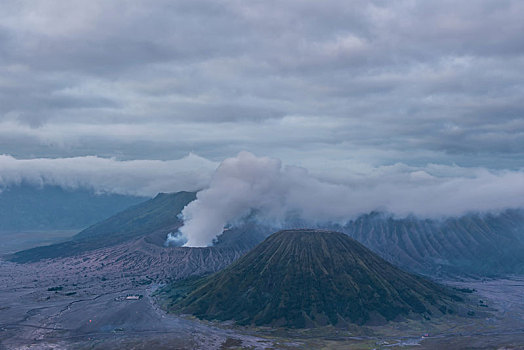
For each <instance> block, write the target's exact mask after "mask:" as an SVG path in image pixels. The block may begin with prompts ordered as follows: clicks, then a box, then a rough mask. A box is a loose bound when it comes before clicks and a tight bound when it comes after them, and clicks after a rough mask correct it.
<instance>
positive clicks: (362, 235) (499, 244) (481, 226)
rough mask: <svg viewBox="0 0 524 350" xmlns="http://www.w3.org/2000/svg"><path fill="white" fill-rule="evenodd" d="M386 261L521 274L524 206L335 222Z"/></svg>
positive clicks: (417, 267) (433, 270) (437, 269)
mask: <svg viewBox="0 0 524 350" xmlns="http://www.w3.org/2000/svg"><path fill="white" fill-rule="evenodd" d="M335 229H338V230H341V231H343V232H344V233H346V234H348V235H349V236H351V237H352V238H354V239H356V240H357V241H359V242H361V243H362V244H364V245H365V246H367V247H368V248H370V249H371V250H373V251H374V252H375V253H377V254H379V255H380V256H382V257H383V258H385V259H386V260H388V261H389V262H392V263H393V264H395V265H397V266H400V267H403V268H406V269H408V270H410V271H415V272H419V273H424V274H428V275H433V276H435V275H439V274H473V275H497V274H512V273H518V274H522V273H524V211H522V210H507V211H505V212H502V213H500V214H484V215H480V214H479V215H466V216H462V217H460V218H448V219H444V220H420V219H417V218H406V219H394V218H392V217H388V216H385V215H383V214H378V213H374V214H370V215H363V216H361V217H359V218H358V219H357V220H354V221H351V222H349V223H347V224H346V225H344V226H343V227H335Z"/></svg>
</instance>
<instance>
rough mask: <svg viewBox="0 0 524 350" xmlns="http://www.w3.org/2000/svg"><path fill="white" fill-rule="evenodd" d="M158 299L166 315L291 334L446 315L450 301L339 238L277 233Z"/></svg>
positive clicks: (439, 289)
mask: <svg viewBox="0 0 524 350" xmlns="http://www.w3.org/2000/svg"><path fill="white" fill-rule="evenodd" d="M164 293H165V294H166V295H167V299H168V300H167V303H168V308H169V309H170V310H172V311H178V312H182V313H190V314H194V315H195V316H197V317H199V318H204V319H217V320H235V321H236V322H237V323H238V324H253V325H271V326H285V327H297V328H302V327H311V326H321V325H328V324H333V325H336V324H339V323H342V324H343V323H345V322H350V323H357V324H364V323H367V322H369V321H384V320H394V319H396V318H397V317H399V316H408V315H413V314H424V315H426V316H427V315H431V314H435V313H438V314H440V313H446V312H453V311H452V310H453V303H454V301H453V300H456V299H457V297H456V296H454V295H453V294H452V293H451V292H449V291H448V289H446V288H444V287H442V286H439V285H437V284H435V283H433V282H430V281H428V280H425V279H423V278H421V277H418V276H415V275H412V274H409V273H406V272H404V271H402V270H399V269H398V268H396V267H394V266H393V265H391V264H389V263H388V262H386V261H385V260H383V259H382V258H380V257H378V256H377V255H376V254H374V253H372V252H371V251H370V250H369V249H367V248H365V247H364V246H363V245H361V244H360V243H358V242H357V241H355V240H353V239H351V238H349V237H348V236H346V235H344V234H342V233H338V232H328V231H318V230H286V231H280V232H277V233H275V234H273V235H271V236H270V237H269V238H267V239H266V240H265V241H264V242H262V243H261V244H259V245H258V246H257V247H255V248H254V249H253V250H252V251H251V252H249V253H248V254H247V255H245V256H244V257H242V258H241V259H239V260H238V261H237V262H235V263H234V264H233V265H231V266H229V267H228V268H226V269H225V270H223V271H221V272H218V273H216V274H214V275H211V276H208V277H203V278H200V279H197V280H185V281H179V282H177V283H175V284H173V285H171V286H169V287H167V288H166V289H165V290H164Z"/></svg>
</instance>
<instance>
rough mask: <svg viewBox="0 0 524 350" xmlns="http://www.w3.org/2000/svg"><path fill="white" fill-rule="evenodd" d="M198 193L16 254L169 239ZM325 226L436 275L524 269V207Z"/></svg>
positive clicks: (228, 234)
mask: <svg viewBox="0 0 524 350" xmlns="http://www.w3.org/2000/svg"><path fill="white" fill-rule="evenodd" d="M195 198H196V194H195V193H194V192H179V193H171V194H159V195H158V196H157V197H155V198H154V199H151V200H149V201H146V202H143V203H141V204H139V205H136V206H133V207H131V208H129V209H127V210H124V211H123V212H121V213H118V214H116V215H114V216H113V217H111V218H109V219H106V220H104V221H101V222H99V223H98V224H95V225H93V226H91V227H89V228H87V229H85V230H84V231H82V232H80V233H79V234H78V235H77V236H75V237H74V239H73V240H71V241H69V242H64V243H61V244H55V245H50V246H47V247H38V248H34V249H30V250H27V251H22V252H19V253H16V254H15V255H14V256H12V259H13V260H14V261H19V262H28V261H35V260H40V259H44V258H52V257H62V256H71V255H74V254H78V253H81V252H85V251H88V250H93V249H98V248H102V247H108V246H112V245H115V244H119V243H121V242H125V241H126V240H129V239H134V238H137V237H143V238H144V239H145V240H146V241H147V242H149V243H153V244H155V245H157V246H162V245H163V243H164V242H165V239H166V236H167V234H168V233H169V232H175V231H176V230H177V229H178V227H180V225H181V224H182V222H181V220H180V219H179V218H178V217H177V215H178V214H180V213H181V211H182V209H183V208H184V206H185V205H187V204H188V203H190V202H191V201H193V200H194V199H195ZM70 205H71V206H75V205H79V204H78V203H76V202H75V203H71V204H70ZM0 215H1V213H0ZM64 220H66V219H64ZM67 220H69V219H67ZM303 226H304V224H303V223H294V224H292V225H290V226H288V228H289V227H303ZM318 228H321V229H327V230H334V231H340V232H344V233H346V234H347V235H349V236H350V237H352V238H354V239H356V240H357V241H359V242H361V243H362V244H364V245H365V246H366V247H368V248H369V249H371V250H372V251H374V252H375V253H377V254H379V255H380V256H381V257H382V258H384V259H386V260H387V261H389V262H391V263H393V264H394V265H396V266H399V267H402V268H404V269H406V270H409V271H411V272H416V273H421V274H426V275H430V276H440V275H449V274H452V275H457V274H458V275H475V276H478V275H480V276H492V275H501V274H524V211H523V210H507V211H504V212H502V213H499V214H485V215H480V214H477V215H473V214H472V215H465V216H462V217H459V218H448V219H443V220H429V219H427V220H422V219H418V218H414V217H409V218H404V219H396V218H393V217H391V216H388V215H385V214H381V213H371V214H368V215H362V216H360V217H359V218H357V219H356V220H352V221H349V222H348V223H347V224H345V225H343V226H340V225H324V226H319V227H318ZM273 231H275V230H274V229H273V228H271V227H270V226H265V225H263V224H261V223H260V222H257V221H255V220H247V221H246V222H245V223H244V224H243V225H240V226H235V227H229V228H227V229H225V230H224V232H223V233H222V235H220V236H218V237H217V239H216V240H215V242H214V247H216V248H221V249H222V248H224V249H233V250H235V251H236V252H246V251H248V250H250V249H252V248H253V247H254V246H255V245H257V244H258V243H260V242H262V241H263V240H264V239H265V238H266V237H267V236H268V235H269V234H270V233H271V232H273Z"/></svg>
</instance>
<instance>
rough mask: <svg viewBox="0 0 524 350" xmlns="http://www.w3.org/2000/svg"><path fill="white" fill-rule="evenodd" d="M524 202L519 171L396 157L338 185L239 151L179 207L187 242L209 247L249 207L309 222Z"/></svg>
mask: <svg viewBox="0 0 524 350" xmlns="http://www.w3.org/2000/svg"><path fill="white" fill-rule="evenodd" d="M520 207H524V171H522V170H520V171H509V170H506V171H497V172H495V171H489V170H486V169H482V168H460V167H456V166H440V165H429V166H427V167H425V168H414V167H408V166H406V165H402V164H398V165H394V166H388V167H380V168H377V169H375V170H374V172H372V173H370V174H368V175H359V176H356V175H351V174H349V175H348V177H347V179H346V180H345V181H344V183H343V184H340V183H339V184H337V183H332V182H328V181H326V180H320V179H318V178H316V177H314V176H313V175H311V174H310V173H308V171H307V170H305V169H303V168H299V167H291V166H282V164H281V162H280V161H279V160H278V159H272V158H266V157H261V158H259V157H256V156H254V155H253V154H251V153H248V152H241V153H239V154H238V156H237V157H235V158H229V159H226V160H224V161H223V162H222V163H221V164H220V166H219V167H218V169H217V170H216V172H215V174H214V175H213V177H212V180H211V183H210V186H209V187H208V188H206V189H205V190H202V191H200V192H199V193H198V194H197V200H196V201H194V202H192V203H190V204H189V205H188V206H186V208H184V210H183V212H182V214H183V218H184V226H183V227H182V228H181V229H180V232H181V233H182V234H183V235H184V236H185V237H186V238H187V243H186V244H185V245H186V246H207V245H209V244H211V242H212V240H213V239H214V238H215V237H216V236H217V235H219V234H220V233H222V230H223V228H224V227H225V226H226V225H227V224H228V223H231V222H235V221H236V220H240V219H242V218H243V217H246V216H248V215H250V214H252V213H256V215H257V216H258V218H260V219H261V220H265V221H266V222H268V221H269V222H272V223H279V222H280V223H282V222H284V221H285V219H286V218H287V217H289V216H290V215H291V216H298V217H300V218H301V219H302V220H305V221H309V222H312V223H319V222H341V223H343V222H346V221H347V220H350V219H352V218H355V217H356V216H358V215H360V214H364V213H369V212H371V211H377V210H378V211H384V212H388V213H391V214H393V215H395V216H400V217H404V216H408V215H415V216H418V217H424V218H437V217H444V216H457V215H463V214H466V213H469V212H488V211H499V210H503V209H506V208H520Z"/></svg>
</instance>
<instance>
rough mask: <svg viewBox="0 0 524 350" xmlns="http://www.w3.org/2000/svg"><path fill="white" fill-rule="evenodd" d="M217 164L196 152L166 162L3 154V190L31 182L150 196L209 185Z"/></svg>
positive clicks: (0, 181) (0, 177)
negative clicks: (24, 156)
mask: <svg viewBox="0 0 524 350" xmlns="http://www.w3.org/2000/svg"><path fill="white" fill-rule="evenodd" d="M217 165H218V164H217V163H215V162H212V161H210V160H207V159H205V158H202V157H199V156H197V155H195V154H189V155H187V156H186V157H184V158H181V159H176V160H167V161H162V160H129V161H119V160H116V159H114V158H100V157H95V156H88V157H73V158H57V159H52V158H36V159H16V158H14V157H12V156H9V155H0V190H1V189H2V188H5V187H7V186H12V185H18V184H21V183H28V184H32V185H35V186H44V185H53V186H60V187H62V188H64V189H75V188H87V189H92V190H94V191H95V192H107V193H118V194H129V195H138V196H147V197H151V196H154V195H156V194H157V193H159V192H177V191H181V190H185V191H196V190H200V189H202V188H204V187H206V186H207V185H208V184H209V181H210V179H211V176H212V174H213V172H214V171H215V169H216V167H217Z"/></svg>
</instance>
